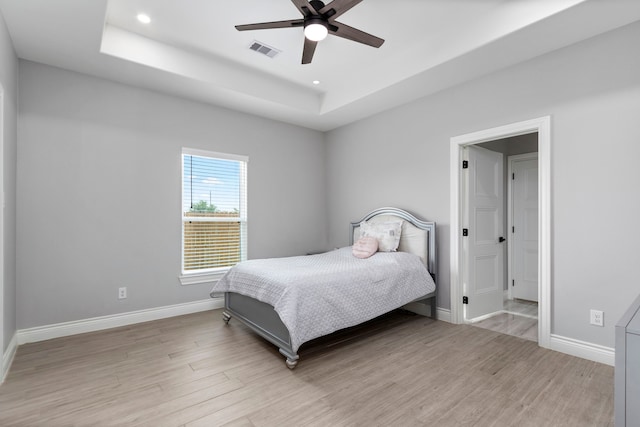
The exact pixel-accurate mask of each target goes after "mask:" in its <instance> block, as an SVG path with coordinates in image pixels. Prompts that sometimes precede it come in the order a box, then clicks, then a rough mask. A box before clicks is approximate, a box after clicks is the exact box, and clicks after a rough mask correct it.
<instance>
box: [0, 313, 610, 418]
mask: <svg viewBox="0 0 640 427" xmlns="http://www.w3.org/2000/svg"><path fill="white" fill-rule="evenodd" d="M300 356H301V361H300V363H299V365H298V367H297V368H296V369H295V370H294V371H290V370H288V369H287V368H286V367H285V365H284V359H283V357H281V356H280V355H279V354H278V352H277V349H275V348H274V347H273V346H271V345H270V344H268V343H266V342H265V341H264V340H263V339H261V338H259V337H257V336H256V335H254V334H253V333H251V332H250V331H248V330H247V329H246V328H245V327H243V326H242V325H241V324H240V323H238V322H237V321H234V320H231V323H230V324H229V326H225V325H224V323H223V322H222V321H221V312H220V310H214V311H209V312H203V313H198V314H193V315H188V316H182V317H176V318H172V319H164V320H159V321H155V322H149V323H144V324H139V325H134V326H129V327H123V328H118V329H112V330H108V331H103V332H96V333H90V334H84V335H77V336H73V337H66V338H60V339H55V340H50V341H45V342H41V343H34V344H28V345H24V346H21V347H20V348H19V349H18V353H17V355H16V358H15V361H14V363H13V367H12V368H11V371H10V373H9V375H8V377H7V379H6V381H5V383H4V384H3V385H2V386H0V425H2V426H47V427H49V426H52V427H57V426H138V425H140V426H154V427H155V426H183V425H184V426H190V427H192V426H229V427H232V426H236V427H237V426H256V427H257V426H423V425H429V426H438V427H439V426H445V427H446V426H536V427H539V426H581V427H584V426H613V420H612V417H613V368H612V367H610V366H606V365H601V364H598V363H595V362H590V361H586V360H583V359H578V358H574V357H571V356H568V355H565V354H561V353H557V352H554V351H550V350H544V349H541V348H539V347H538V346H537V344H536V343H533V342H531V341H527V340H523V339H520V338H515V337H510V336H507V335H502V334H499V333H496V332H492V331H488V330H484V329H480V328H475V327H472V326H467V325H451V324H448V323H445V322H437V321H434V320H431V319H427V318H424V317H421V316H412V315H409V314H406V313H401V312H396V313H393V314H391V315H389V316H386V317H384V318H382V319H379V320H377V321H375V322H373V323H371V324H368V325H366V326H365V327H361V328H358V329H356V330H353V331H350V332H347V333H342V334H339V335H337V336H333V337H331V338H330V339H323V340H320V341H316V342H313V343H310V344H308V345H305V346H303V348H302V349H301V351H300Z"/></svg>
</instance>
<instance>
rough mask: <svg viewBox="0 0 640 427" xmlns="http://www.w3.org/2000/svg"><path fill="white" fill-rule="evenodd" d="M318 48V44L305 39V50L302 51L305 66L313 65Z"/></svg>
mask: <svg viewBox="0 0 640 427" xmlns="http://www.w3.org/2000/svg"><path fill="white" fill-rule="evenodd" d="M316 46H318V42H314V41H311V40H309V39H308V38H306V37H305V38H304V50H303V51H302V63H303V64H311V60H312V59H313V54H314V52H315V51H316Z"/></svg>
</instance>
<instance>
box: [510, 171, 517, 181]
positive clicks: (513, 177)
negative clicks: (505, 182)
mask: <svg viewBox="0 0 640 427" xmlns="http://www.w3.org/2000/svg"><path fill="white" fill-rule="evenodd" d="M511 179H512V180H514V179H516V174H515V172H514V173H512V174H511Z"/></svg>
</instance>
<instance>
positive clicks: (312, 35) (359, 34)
mask: <svg viewBox="0 0 640 427" xmlns="http://www.w3.org/2000/svg"><path fill="white" fill-rule="evenodd" d="M291 1H292V3H293V4H294V5H295V6H296V7H297V8H298V10H299V11H300V13H302V16H303V17H304V18H302V19H291V20H288V21H275V22H262V23H259V24H246V25H236V29H237V30H238V31H247V30H267V29H272V28H293V27H304V36H305V38H304V49H303V51H302V63H303V64H310V63H311V60H312V59H313V54H314V52H315V51H316V46H317V45H318V42H319V41H320V40H324V38H325V37H327V34H333V35H334V36H338V37H342V38H343V39H347V40H351V41H354V42H358V43H362V44H366V45H368V46H373V47H380V46H382V43H384V40H383V39H381V38H379V37H376V36H373V35H371V34H368V33H365V32H364V31H360V30H358V29H356V28H353V27H350V26H348V25H345V24H343V23H341V22H338V21H336V18H338V17H339V16H340V15H342V14H343V13H345V12H346V11H348V10H349V9H351V8H352V7H354V6H355V5H357V4H358V3H360V2H361V1H362V0H333V1H332V2H331V3H329V4H327V5H325V4H324V3H323V2H322V1H320V0H311V1H307V0H291Z"/></svg>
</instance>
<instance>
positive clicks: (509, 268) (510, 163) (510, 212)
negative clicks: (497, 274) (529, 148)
mask: <svg viewBox="0 0 640 427" xmlns="http://www.w3.org/2000/svg"><path fill="white" fill-rule="evenodd" d="M533 159H536V160H538V152H537V151H536V152H535V153H525V154H516V155H513V156H508V157H507V181H508V184H507V187H508V188H507V231H508V230H511V229H512V227H513V222H514V221H513V215H514V212H513V180H512V179H511V178H510V176H511V174H512V173H513V164H514V163H515V162H517V161H520V160H533ZM539 194H540V191H538V195H539ZM509 237H510V238H509V239H507V254H508V255H507V289H508V298H509V299H510V300H512V299H513V286H509V285H508V283H509V281H510V280H513V275H514V267H513V251H514V250H515V245H514V242H513V238H512V237H513V235H512V234H509ZM538 288H540V282H539V281H538Z"/></svg>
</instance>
